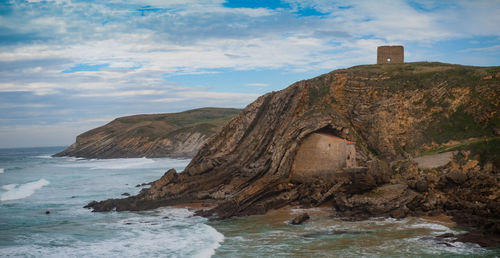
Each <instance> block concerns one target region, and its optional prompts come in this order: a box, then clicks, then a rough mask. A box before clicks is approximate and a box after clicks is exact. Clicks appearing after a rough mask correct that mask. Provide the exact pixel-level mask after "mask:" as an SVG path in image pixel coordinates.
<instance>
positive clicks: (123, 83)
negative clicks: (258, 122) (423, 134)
mask: <svg viewBox="0 0 500 258" xmlns="http://www.w3.org/2000/svg"><path fill="white" fill-rule="evenodd" d="M499 14H500V0H470V1H461V0H454V1H447V0H441V1H430V0H391V1H388V0H377V1H372V0H366V1H363V0H359V1H343V0H340V1H330V0H281V1H264V0H239V1H233V0H164V1H162V0H145V1H139V0H109V1H92V0H85V1H83V0H82V1H79V0H46V1H35V0H24V1H21V0H0V148H10V147H28V146H64V145H69V144H71V143H72V142H74V140H75V137H76V136H77V135H78V134H80V133H83V132H85V131H87V130H89V129H91V128H94V127H97V126H100V125H104V124H106V123H108V122H110V121H111V120H113V119H114V118H116V117H120V116H125V115H133V114H145V113H169V112H179V111H183V110H188V109H193V108H200V107H235V108H244V107H245V106H246V105H248V104H249V103H251V102H252V101H254V100H255V99H256V98H257V97H258V96H260V95H262V94H264V93H267V92H270V91H277V90H281V89H284V88H286V87H287V86H288V85H290V84H292V83H293V82H295V81H299V80H303V79H308V78H312V77H315V76H318V75H321V74H323V73H326V72H329V71H332V70H335V69H339V68H347V67H350V66H354V65H360V64H374V63H375V62H376V48H377V46H379V45H399V44H401V45H404V47H405V61H407V62H414V61H439V62H446V63H455V64H465V65H476V66H498V65H500V25H499V24H500V15H499Z"/></svg>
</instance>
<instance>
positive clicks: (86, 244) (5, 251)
mask: <svg viewBox="0 0 500 258" xmlns="http://www.w3.org/2000/svg"><path fill="white" fill-rule="evenodd" d="M62 149H63V148H31V149H2V150H0V171H1V172H2V173H1V174H0V257H6V256H7V257H9V256H29V257H158V256H160V257H210V256H211V255H212V254H213V253H214V251H215V249H216V248H217V247H218V246H219V245H220V242H222V241H223V235H222V234H221V233H219V232H217V231H216V230H215V229H214V228H213V227H211V226H208V225H207V224H206V219H204V218H200V217H193V216H192V213H191V212H190V211H188V210H187V209H179V208H160V209H156V210H152V211H143V212H107V213H96V212H91V211H90V210H88V209H84V208H83V206H84V205H85V204H87V203H88V202H90V201H92V200H103V199H107V198H120V197H123V196H122V194H123V193H129V194H132V195H133V194H137V193H138V192H139V191H140V190H141V187H136V185H138V184H142V183H148V182H151V181H153V180H156V179H158V178H159V177H161V176H162V175H163V173H164V172H165V171H166V170H167V169H169V168H175V169H177V170H179V171H182V169H183V168H184V167H185V166H186V165H187V164H188V163H189V160H186V159H147V158H135V159H107V160H87V159H77V158H69V157H62V158H52V157H51V156H50V155H51V154H54V153H57V152H58V151H61V150H62ZM47 211H48V212H50V213H49V214H46V212H47Z"/></svg>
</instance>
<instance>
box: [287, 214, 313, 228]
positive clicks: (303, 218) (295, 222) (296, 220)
mask: <svg viewBox="0 0 500 258" xmlns="http://www.w3.org/2000/svg"><path fill="white" fill-rule="evenodd" d="M309 218H310V217H309V214H307V213H302V214H300V215H299V216H297V217H295V218H294V219H292V220H291V221H290V224H292V225H300V224H302V223H304V222H305V221H306V220H308V219H309Z"/></svg>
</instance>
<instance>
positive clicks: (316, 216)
mask: <svg viewBox="0 0 500 258" xmlns="http://www.w3.org/2000/svg"><path fill="white" fill-rule="evenodd" d="M170 207H174V208H186V209H188V210H189V211H192V212H195V213H196V212H198V211H202V210H204V209H211V208H213V207H215V204H207V203H204V202H196V203H187V204H177V205H173V206H170ZM303 213H307V214H308V215H309V216H310V219H308V220H306V221H304V222H303V224H304V225H307V224H308V223H310V222H311V221H323V222H328V221H330V222H332V223H334V224H335V223H336V221H335V220H339V221H342V222H358V223H363V222H371V221H386V220H394V221H395V222H399V221H404V220H407V221H422V222H424V223H430V224H437V225H441V226H444V227H446V228H449V229H450V230H452V231H454V232H457V231H458V232H457V233H456V234H455V233H443V234H441V235H437V236H428V237H424V238H429V239H432V240H434V241H438V242H439V241H440V242H443V241H445V240H446V241H449V242H452V243H455V242H461V243H473V244H477V245H479V246H481V247H482V248H488V249H497V248H500V236H496V235H491V234H484V232H481V231H480V230H478V229H475V228H471V227H465V226H461V225H460V224H458V223H457V222H456V221H454V220H453V217H452V216H450V215H446V214H439V215H436V216H407V217H404V218H392V217H390V216H380V217H370V218H367V219H361V220H350V219H351V218H349V217H343V216H338V214H336V212H335V211H334V210H333V209H332V208H331V207H328V205H326V204H323V205H321V206H318V207H311V208H302V207H300V206H291V205H286V206H284V207H281V208H278V209H272V210H269V211H268V212H266V213H265V214H258V215H249V216H242V217H251V218H253V219H255V220H257V221H260V222H262V223H263V224H270V225H279V224H282V223H284V222H287V223H288V224H290V221H291V220H293V219H294V218H295V217H297V216H299V215H301V214H303ZM195 216H199V215H195ZM242 217H236V218H235V219H238V218H242ZM222 221H225V220H222ZM339 221H337V222H339ZM290 226H292V227H298V226H300V225H291V224H290ZM464 231H465V232H464Z"/></svg>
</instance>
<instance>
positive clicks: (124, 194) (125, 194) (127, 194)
mask: <svg viewBox="0 0 500 258" xmlns="http://www.w3.org/2000/svg"><path fill="white" fill-rule="evenodd" d="M122 195H123V196H130V194H129V193H122Z"/></svg>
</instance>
